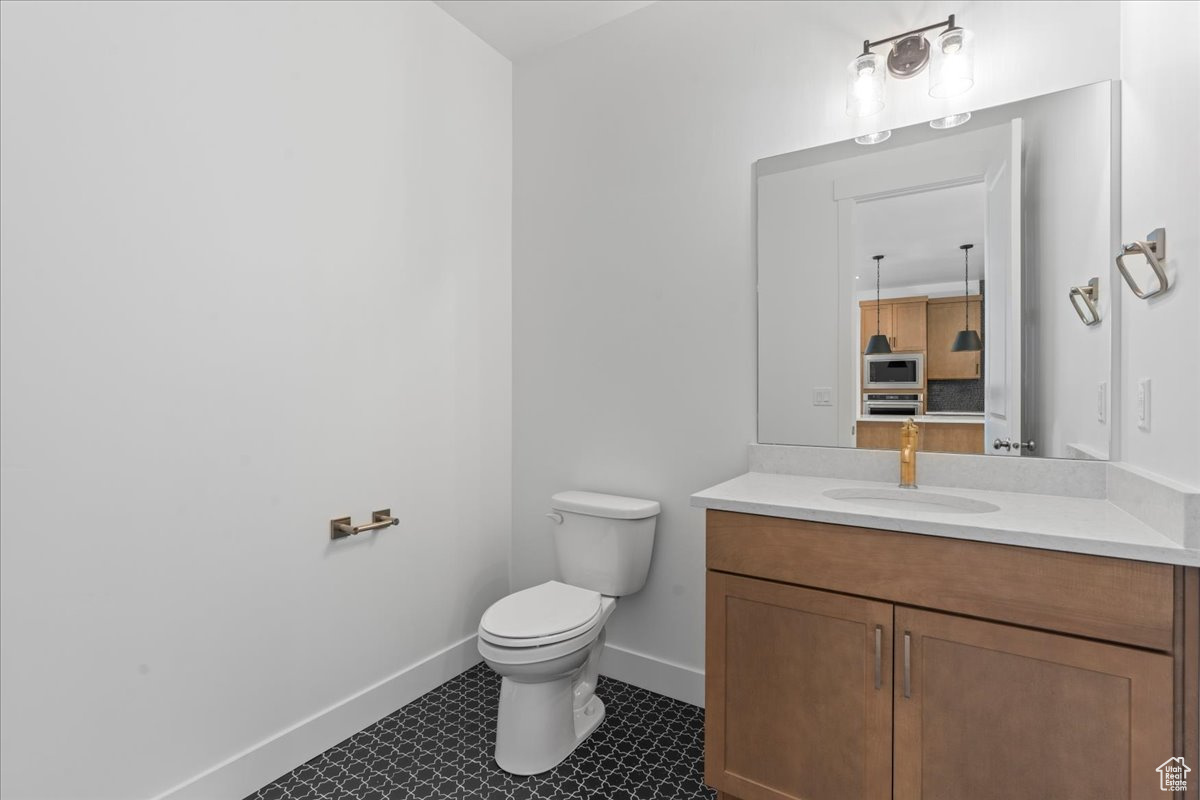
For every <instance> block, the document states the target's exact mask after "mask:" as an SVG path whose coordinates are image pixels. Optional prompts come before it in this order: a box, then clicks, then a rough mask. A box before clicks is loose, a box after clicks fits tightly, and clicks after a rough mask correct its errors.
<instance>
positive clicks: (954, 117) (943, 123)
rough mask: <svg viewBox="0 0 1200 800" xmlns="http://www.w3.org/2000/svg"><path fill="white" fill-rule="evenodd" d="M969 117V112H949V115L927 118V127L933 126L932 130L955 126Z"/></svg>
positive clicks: (962, 123)
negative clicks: (939, 117)
mask: <svg viewBox="0 0 1200 800" xmlns="http://www.w3.org/2000/svg"><path fill="white" fill-rule="evenodd" d="M970 119H971V112H970V111H964V112H963V113H961V114H951V115H950V116H948V117H942V118H941V119H931V120H929V127H931V128H933V129H934V130H938V131H944V130H946V129H947V128H957V127H958V126H959V125H964V124H966V123H967V121H968V120H970Z"/></svg>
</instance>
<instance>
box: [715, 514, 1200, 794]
mask: <svg viewBox="0 0 1200 800" xmlns="http://www.w3.org/2000/svg"><path fill="white" fill-rule="evenodd" d="M707 513H708V517H707V566H708V573H707V639H706V682H705V689H706V698H705V700H706V708H705V715H706V719H705V743H706V751H705V779H706V781H707V782H708V783H709V784H710V785H711V786H713V787H715V788H716V789H718V790H719V791H720V793H721V795H720V796H721V797H722V798H723V800H735V798H737V799H740V800H847V799H848V798H865V799H866V800H883V799H884V798H889V797H894V798H898V799H899V800H950V798H954V799H955V800H958V798H964V797H970V798H972V800H992V799H993V798H994V799H995V800H1001V798H1004V800H1012V799H1013V798H1043V797H1053V798H1055V800H1096V799H1097V798H1104V799H1105V800H1151V798H1162V797H1167V796H1168V795H1165V794H1164V793H1163V792H1162V791H1161V790H1160V789H1159V775H1158V772H1157V767H1158V766H1159V765H1160V764H1162V763H1163V762H1164V761H1166V760H1167V759H1168V758H1171V757H1172V756H1175V755H1183V756H1184V757H1185V758H1186V759H1187V760H1188V762H1189V763H1190V762H1191V761H1192V760H1193V759H1196V758H1197V751H1198V750H1200V745H1198V744H1197V737H1198V734H1197V731H1196V715H1195V713H1194V707H1195V706H1196V704H1197V702H1198V701H1197V697H1198V694H1200V689H1198V687H1197V684H1198V683H1200V670H1198V669H1197V664H1196V659H1197V651H1198V649H1200V645H1198V641H1200V623H1198V621H1197V616H1198V613H1197V612H1198V610H1200V570H1197V569H1195V568H1190V567H1189V568H1184V567H1173V566H1170V565H1164V564H1151V563H1146V562H1137V561H1128V560H1124V559H1113V558H1102V557H1098V556H1088V555H1080V554H1075V553H1057V552H1052V551H1046V550H1034V549H1030V548H1023V547H1014V546H1008V545H995V544H990V543H985V542H974V541H967V540H961V539H949V538H941V537H936V536H926V535H917V534H904V533H897V532H892V531H879V530H874V529H870V528H858V527H852V526H844V525H831V524H825V523H817V522H808V521H802V520H791V519H779V518H774V517H763V516H758V515H753V514H740V513H733V512H725V511H715V510H709V511H708V512H707ZM867 554H869V556H868V555H867ZM1193 774H1194V773H1193ZM1181 797H1186V798H1187V800H1195V798H1196V792H1195V783H1194V782H1193V785H1192V789H1191V790H1190V791H1189V793H1188V794H1186V795H1181Z"/></svg>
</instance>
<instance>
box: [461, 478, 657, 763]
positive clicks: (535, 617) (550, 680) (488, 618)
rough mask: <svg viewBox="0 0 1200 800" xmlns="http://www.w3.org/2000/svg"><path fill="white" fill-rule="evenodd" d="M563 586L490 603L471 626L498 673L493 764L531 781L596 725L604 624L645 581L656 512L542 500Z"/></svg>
mask: <svg viewBox="0 0 1200 800" xmlns="http://www.w3.org/2000/svg"><path fill="white" fill-rule="evenodd" d="M550 508H551V509H552V511H551V512H550V513H549V514H547V515H546V516H548V517H550V519H551V520H553V521H554V525H555V526H554V551H555V555H556V558H557V561H558V572H559V575H560V576H561V578H562V580H561V581H547V582H546V583H543V584H540V585H538V586H533V587H531V588H529V589H523V590H521V591H519V592H514V593H513V594H510V595H509V596H507V597H504V598H502V599H500V600H497V601H496V602H495V603H493V604H492V605H491V606H490V607H489V608H488V610H487V611H485V612H483V618H482V619H481V620H480V621H479V653H480V655H482V656H483V660H484V661H486V662H487V664H488V666H489V667H491V668H492V669H494V670H495V671H496V672H497V673H499V674H500V676H501V677H502V680H501V682H500V713H499V718H498V719H497V722H496V764H498V765H499V766H500V768H501V769H503V770H505V771H507V772H511V773H513V774H515V775H535V774H537V773H539V772H545V771H546V770H548V769H552V768H553V767H555V766H557V765H558V764H560V763H561V762H562V761H563V759H565V758H566V757H567V756H569V755H570V754H571V752H572V751H573V750H574V749H575V748H576V747H577V746H579V743H580V742H582V741H583V740H584V739H586V738H587V737H588V736H590V735H591V733H592V731H594V730H596V728H597V727H598V726H599V725H600V723H601V721H602V720H603V719H604V703H603V702H602V701H601V700H600V698H599V697H597V696H596V679H597V677H598V676H599V674H600V654H601V653H602V652H603V650H604V623H605V622H607V621H608V618H609V616H611V615H612V612H613V609H614V608H615V607H616V605H617V598H618V597H620V596H621V595H626V594H633V593H634V592H636V591H638V590H640V589H641V588H642V586H643V585H644V584H645V583H646V573H647V572H648V571H649V569H650V553H651V550H652V549H653V545H654V525H655V521H656V518H657V516H658V514H659V511H660V508H659V505H658V503H657V502H655V501H654V500H639V499H637V498H633V497H620V496H617V495H611V494H598V493H595V492H580V491H571V492H559V493H558V494H556V495H554V496H553V497H552V498H550Z"/></svg>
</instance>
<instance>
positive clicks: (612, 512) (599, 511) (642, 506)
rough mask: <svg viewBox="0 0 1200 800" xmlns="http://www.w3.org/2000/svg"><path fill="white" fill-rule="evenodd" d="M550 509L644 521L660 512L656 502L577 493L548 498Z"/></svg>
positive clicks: (563, 493)
mask: <svg viewBox="0 0 1200 800" xmlns="http://www.w3.org/2000/svg"><path fill="white" fill-rule="evenodd" d="M550 507H551V508H553V509H554V510H555V511H572V512H574V513H576V514H588V515H590V516H593V517H607V518H609V519H645V518H646V517H654V516H658V514H659V512H660V511H662V507H661V506H659V504H658V501H657V500H639V499H638V498H636V497H621V496H620V495H615V494H600V493H598V492H577V491H570V492H559V493H558V494H556V495H554V496H553V497H551V498H550Z"/></svg>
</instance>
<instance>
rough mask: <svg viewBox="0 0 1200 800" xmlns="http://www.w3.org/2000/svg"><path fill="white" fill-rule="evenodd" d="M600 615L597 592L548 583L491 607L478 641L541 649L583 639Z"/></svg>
mask: <svg viewBox="0 0 1200 800" xmlns="http://www.w3.org/2000/svg"><path fill="white" fill-rule="evenodd" d="M601 611H602V603H601V595H600V593H599V592H594V591H591V590H590V589H581V588H579V587H578V586H571V585H569V584H566V583H559V582H558V581H547V582H546V583H543V584H540V585H538V586H533V587H531V588H529V589H523V590H522V591H519V592H515V593H513V594H510V595H509V596H508V597H503V598H501V599H500V600H497V601H496V602H495V603H492V605H491V606H490V607H489V608H488V610H487V611H485V612H484V613H483V618H482V619H481V620H480V621H479V638H481V639H484V640H486V641H488V642H491V643H492V644H494V645H498V646H500V647H507V648H524V647H543V646H545V645H549V644H556V643H558V642H564V641H567V640H569V639H574V638H577V637H580V636H584V635H586V634H587V633H588V632H589V631H590V630H591V629H592V628H594V627H595V626H596V623H597V622H598V621H600V617H601Z"/></svg>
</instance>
